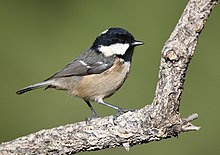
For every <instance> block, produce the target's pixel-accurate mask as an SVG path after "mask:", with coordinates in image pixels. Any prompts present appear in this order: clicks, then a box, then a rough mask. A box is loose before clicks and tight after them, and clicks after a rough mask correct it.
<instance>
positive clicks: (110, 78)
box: [16, 27, 144, 117]
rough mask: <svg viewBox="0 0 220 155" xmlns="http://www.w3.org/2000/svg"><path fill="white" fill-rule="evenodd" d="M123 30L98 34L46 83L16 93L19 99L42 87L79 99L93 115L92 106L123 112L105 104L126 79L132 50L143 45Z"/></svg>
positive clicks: (111, 30) (109, 29) (95, 115)
mask: <svg viewBox="0 0 220 155" xmlns="http://www.w3.org/2000/svg"><path fill="white" fill-rule="evenodd" d="M143 44H144V43H143V42H142V41H137V40H135V39H134V37H133V35H132V34H131V33H129V32H128V31H127V30H125V29H123V28H115V27H112V28H108V29H107V30H105V31H103V32H101V33H100V34H99V35H98V36H97V37H96V39H95V41H94V42H93V44H92V46H91V47H90V48H88V49H86V50H85V51H84V52H82V53H81V54H80V55H79V56H78V57H76V58H75V59H74V60H72V61H71V62H70V63H68V64H67V65H66V66H64V68H62V69H61V70H59V71H58V72H56V73H55V74H54V75H52V76H51V77H49V78H47V79H46V80H44V81H42V82H39V83H36V84H33V85H30V86H27V87H24V88H22V89H20V90H18V91H17V92H16V94H18V95H21V94H23V93H26V92H28V91H31V90H35V89H37V88H42V87H44V88H45V90H46V89H48V88H55V89H57V90H64V91H67V92H69V93H70V94H71V95H73V96H76V97H79V98H82V99H83V100H84V101H85V102H86V104H87V105H88V107H89V108H90V110H91V112H92V116H93V117H97V116H98V115H97V113H96V112H95V110H94V108H93V107H92V105H91V103H90V102H91V101H92V102H96V103H99V104H103V105H105V106H108V107H110V108H113V109H115V110H117V111H118V112H121V111H123V110H124V109H122V108H119V107H117V106H114V105H112V104H109V103H106V102H104V99H105V98H108V97H110V96H112V95H113V94H114V93H115V92H116V91H117V90H118V89H119V88H120V87H121V86H122V85H123V83H124V82H125V80H126V79H127V77H128V75H129V73H130V68H131V62H132V56H133V52H134V48H135V47H136V46H138V45H143Z"/></svg>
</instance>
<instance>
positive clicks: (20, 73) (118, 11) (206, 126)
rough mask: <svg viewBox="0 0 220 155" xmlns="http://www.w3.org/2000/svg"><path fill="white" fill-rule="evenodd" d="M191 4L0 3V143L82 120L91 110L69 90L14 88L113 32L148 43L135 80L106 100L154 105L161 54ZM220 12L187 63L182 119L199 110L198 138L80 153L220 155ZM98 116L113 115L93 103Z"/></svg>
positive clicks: (137, 57)
mask: <svg viewBox="0 0 220 155" xmlns="http://www.w3.org/2000/svg"><path fill="white" fill-rule="evenodd" d="M187 2H188V1H186V0H181V1H180V0H179V1H177V0H167V1H155V0H147V1H146V0H136V1H126V0H121V1H118V0H111V1H107V0H93V1H91V0H71V1H70V0H66V1H58V0H53V1H52V0H47V1H46V0H44V1H41V0H38V1H23V0H19V1H11V0H1V1H0V19H1V23H0V42H1V43H0V45H1V46H0V54H1V55H0V67H1V76H0V86H1V89H0V91H1V93H0V143H1V142H5V141H9V140H12V139H15V138H17V137H20V136H24V135H27V134H29V133H32V132H36V131H39V130H41V129H46V128H52V127H57V126H60V125H65V124H68V123H75V122H78V121H83V120H84V119H85V118H86V117H88V116H90V115H91V112H90V111H89V108H88V107H87V105H86V104H85V103H84V102H83V101H82V100H81V99H79V98H76V97H70V96H69V95H68V94H67V93H66V92H62V91H56V90H47V91H43V90H42V89H41V90H36V91H33V92H31V93H27V94H24V95H22V96H17V95H16V94H15V92H16V90H18V89H20V88H22V87H24V86H27V85H29V84H33V83H35V82H40V81H42V80H44V79H46V78H48V77H49V76H51V75H52V74H53V73H55V72H56V71H58V70H59V69H61V68H62V67H63V66H64V65H65V64H67V63H68V62H69V61H71V60H72V59H73V58H74V57H76V56H78V55H79V54H80V53H81V52H82V51H83V50H85V49H86V48H88V47H89V46H90V45H91V44H92V42H93V41H94V39H95V37H96V36H97V35H98V34H99V33H100V32H102V31H103V30H105V29H106V28H109V27H123V28H125V29H127V30H128V31H130V32H131V33H132V34H133V35H134V36H135V38H136V39H137V40H142V41H144V42H145V45H144V46H142V47H137V48H136V50H135V54H134V58H133V64H132V70H131V74H130V76H129V78H128V80H127V81H126V83H125V84H124V86H123V87H122V88H121V89H120V90H119V91H118V93H116V94H115V95H114V96H112V97H111V98H109V99H107V100H106V101H107V102H109V103H112V104H114V105H118V106H119V107H123V108H132V109H137V108H141V107H143V106H145V105H146V104H149V103H151V101H152V99H153V97H154V91H155V86H156V82H157V80H158V78H157V75H158V67H159V61H160V51H161V49H162V47H163V44H164V42H165V41H166V40H167V39H168V37H169V35H170V33H171V32H172V30H173V28H174V26H175V25H176V23H177V21H178V19H179V17H180V15H181V13H182V11H183V9H184V8H185V5H186V4H187ZM219 17H220V7H219V6H217V7H216V8H215V9H214V11H213V12H212V14H211V17H210V18H209V19H208V22H207V24H206V26H205V29H204V30H203V32H202V34H201V36H200V40H199V44H198V46H197V48H196V53H195V55H194V58H193V60H192V63H191V64H190V67H189V70H188V74H187V78H186V83H185V90H184V93H183V97H182V101H181V109H180V112H181V115H182V117H185V116H188V115H189V114H192V113H194V112H197V113H198V114H199V119H198V120H196V121H194V122H193V123H194V124H196V125H198V126H201V127H202V128H201V130H200V131H198V132H188V133H183V134H181V135H180V136H179V138H172V139H168V140H163V141H160V142H153V143H149V144H144V145H138V146H135V147H133V148H132V149H131V150H130V151H129V152H126V151H125V149H124V148H114V149H106V150H101V151H97V152H86V153H81V154H100V155H101V154H103V153H105V154H106V155H107V154H109V155H110V154H113V153H114V154H120V155H122V154H123V155H125V154H126V155H129V154H154V155H156V154H162V153H163V154H165V155H166V154H169V155H174V154H179V155H185V154H188V155H192V154H193V155H194V154H219V153H220V147H219V137H220V136H219V135H218V133H219V131H220V122H219V117H220V113H219V109H220V104H219V98H218V97H219V88H220V82H219V79H220V78H219V77H220V69H219V67H220V61H219V60H220V52H219V45H220V42H219V40H220V39H219V36H220V32H219V28H220V20H219V19H220V18H219ZM93 106H94V108H95V109H96V111H97V112H98V114H99V115H101V116H105V115H110V114H115V111H114V110H111V109H109V108H107V107H104V106H101V105H98V104H93Z"/></svg>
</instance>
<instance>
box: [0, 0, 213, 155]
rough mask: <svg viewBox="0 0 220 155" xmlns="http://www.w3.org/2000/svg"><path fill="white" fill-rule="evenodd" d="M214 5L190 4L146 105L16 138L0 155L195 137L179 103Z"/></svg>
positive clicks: (209, 1) (207, 1) (207, 0)
mask: <svg viewBox="0 0 220 155" xmlns="http://www.w3.org/2000/svg"><path fill="white" fill-rule="evenodd" d="M216 4H217V0H190V1H189V3H188V4H187V6H186V8H185V10H184V12H183V14H182V16H181V17H180V19H179V22H178V23H177V25H176V27H175V29H174V31H173V32H172V34H171V36H170V38H169V39H168V40H167V42H166V43H165V45H164V48H163V50H162V53H161V62H160V71H159V81H158V83H157V88H156V93H155V97H154V100H153V102H152V104H151V105H146V106H145V107H144V108H142V109H140V110H136V111H132V112H131V111H128V112H126V113H124V114H121V115H119V116H117V117H115V116H107V117H104V118H97V119H92V120H91V121H87V122H86V121H84V122H78V123H75V124H69V125H65V126H60V127H57V128H53V129H47V130H41V131H39V132H36V133H33V134H30V135H27V136H24V137H20V138H18V139H15V140H13V141H10V142H6V143H2V144H1V145H0V154H53V155H54V154H71V153H77V152H83V151H91V150H100V149H105V148H113V147H117V146H123V147H125V148H126V149H127V150H129V148H130V147H131V146H133V145H136V144H142V143H148V142H151V141H156V140H162V139H165V138H170V137H172V136H177V135H178V134H180V133H181V132H186V131H197V130H199V127H196V126H194V125H192V124H191V121H193V120H194V119H196V118H197V117H198V115H197V114H192V115H190V116H189V117H187V118H181V117H180V114H179V107H180V99H181V94H182V92H183V85H184V81H185V75H186V72H187V68H188V65H189V63H190V61H191V58H192V56H193V53H194V51H195V48H196V45H197V42H198V38H199V35H200V33H201V31H202V30H203V27H204V24H205V23H206V21H207V19H208V16H209V15H210V13H211V10H212V9H213V8H214V6H215V5H216Z"/></svg>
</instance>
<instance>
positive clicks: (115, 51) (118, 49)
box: [98, 43, 129, 57]
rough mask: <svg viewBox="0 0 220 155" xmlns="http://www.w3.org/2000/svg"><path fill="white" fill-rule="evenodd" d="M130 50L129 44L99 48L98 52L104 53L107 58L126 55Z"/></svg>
mask: <svg viewBox="0 0 220 155" xmlns="http://www.w3.org/2000/svg"><path fill="white" fill-rule="evenodd" d="M128 48H129V44H122V43H117V44H112V45H110V46H103V45H101V46H99V48H98V50H99V51H100V52H102V53H103V54H104V55H105V56H106V57H109V56H112V55H124V54H125V52H126V51H127V49H128Z"/></svg>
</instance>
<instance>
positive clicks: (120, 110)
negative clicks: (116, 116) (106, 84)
mask: <svg viewBox="0 0 220 155" xmlns="http://www.w3.org/2000/svg"><path fill="white" fill-rule="evenodd" d="M96 102H97V103H99V104H103V105H105V106H108V107H110V108H112V109H115V110H117V111H118V112H119V113H122V112H124V111H125V110H124V109H122V108H119V107H116V106H114V105H111V104H109V103H106V102H104V101H103V100H102V99H99V100H98V101H96Z"/></svg>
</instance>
